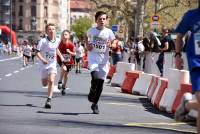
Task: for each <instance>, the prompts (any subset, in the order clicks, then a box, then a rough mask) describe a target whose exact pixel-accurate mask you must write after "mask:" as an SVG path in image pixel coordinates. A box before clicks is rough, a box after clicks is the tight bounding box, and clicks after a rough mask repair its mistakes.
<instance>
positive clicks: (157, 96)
mask: <svg viewBox="0 0 200 134" xmlns="http://www.w3.org/2000/svg"><path fill="white" fill-rule="evenodd" d="M158 81H159V83H160V87H158V90H157V93H154V95H155V97H154V99H152V104H153V105H155V106H156V107H157V108H159V107H160V106H159V104H160V100H161V98H162V96H163V93H164V91H165V89H166V88H167V86H168V80H167V79H166V78H159V79H158Z"/></svg>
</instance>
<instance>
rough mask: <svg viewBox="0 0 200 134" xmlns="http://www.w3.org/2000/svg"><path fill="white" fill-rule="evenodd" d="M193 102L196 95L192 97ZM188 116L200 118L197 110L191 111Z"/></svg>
mask: <svg viewBox="0 0 200 134" xmlns="http://www.w3.org/2000/svg"><path fill="white" fill-rule="evenodd" d="M192 100H196V97H195V95H192ZM188 115H189V116H191V117H193V118H197V117H198V112H197V111H195V110H190V112H189V114H188Z"/></svg>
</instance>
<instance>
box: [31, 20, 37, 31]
mask: <svg viewBox="0 0 200 134" xmlns="http://www.w3.org/2000/svg"><path fill="white" fill-rule="evenodd" d="M30 24H31V30H36V25H37V22H36V18H35V17H32V19H31V20H30Z"/></svg>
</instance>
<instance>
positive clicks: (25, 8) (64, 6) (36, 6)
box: [11, 0, 70, 40]
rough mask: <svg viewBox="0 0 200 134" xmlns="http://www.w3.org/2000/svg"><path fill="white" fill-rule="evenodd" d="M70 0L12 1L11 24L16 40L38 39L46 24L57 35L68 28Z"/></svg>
mask: <svg viewBox="0 0 200 134" xmlns="http://www.w3.org/2000/svg"><path fill="white" fill-rule="evenodd" d="M69 1H70V0H12V6H11V7H12V24H13V30H15V31H16V32H17V36H18V39H20V38H22V39H24V38H26V39H30V40H32V39H34V40H35V39H36V40H37V39H38V38H39V37H40V36H41V35H43V34H44V33H45V31H44V30H45V26H46V24H47V23H54V24H56V26H57V30H58V33H60V31H62V30H63V29H68V28H69V27H70V9H69V6H70V4H69Z"/></svg>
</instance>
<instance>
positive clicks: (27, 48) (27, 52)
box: [23, 45, 32, 56]
mask: <svg viewBox="0 0 200 134" xmlns="http://www.w3.org/2000/svg"><path fill="white" fill-rule="evenodd" d="M31 51H32V48H31V47H30V46H29V45H27V46H24V48H23V55H26V56H31Z"/></svg>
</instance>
